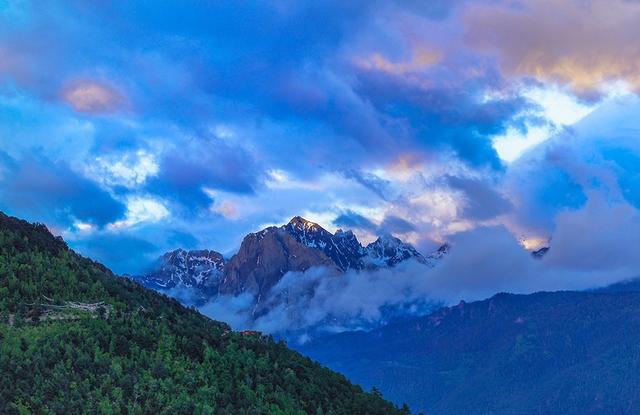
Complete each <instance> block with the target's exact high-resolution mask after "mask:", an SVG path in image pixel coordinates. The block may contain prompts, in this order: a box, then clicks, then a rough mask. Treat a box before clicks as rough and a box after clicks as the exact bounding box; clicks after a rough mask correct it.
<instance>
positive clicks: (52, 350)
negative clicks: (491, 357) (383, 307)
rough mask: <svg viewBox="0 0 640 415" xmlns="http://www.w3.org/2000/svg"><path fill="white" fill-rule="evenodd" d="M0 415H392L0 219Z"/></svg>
mask: <svg viewBox="0 0 640 415" xmlns="http://www.w3.org/2000/svg"><path fill="white" fill-rule="evenodd" d="M0 374H1V375H2V379H1V381H0V413H2V414H29V413H37V414H80V413H91V414H93V413H97V414H234V415H235V414H372V415H373V414H381V415H382V414H384V415H387V414H401V413H407V412H408V411H407V410H406V409H405V410H399V409H397V408H395V407H394V406H392V405H391V404H389V403H387V402H386V401H384V400H383V399H382V398H381V397H380V396H379V395H378V394H369V393H365V392H363V391H362V389H361V388H360V387H358V386H354V385H352V384H350V383H349V382H348V381H347V380H346V379H345V378H344V377H343V376H341V375H338V374H336V373H334V372H332V371H330V370H328V369H325V368H322V367H321V366H319V365H318V364H316V363H313V362H312V361H311V360H309V359H307V358H304V357H303V356H301V355H299V354H298V353H295V352H293V351H291V350H289V349H288V348H287V347H286V345H284V344H283V343H276V342H274V341H272V340H271V339H270V338H267V337H264V336H261V335H260V334H258V333H235V332H232V331H231V330H230V328H229V327H228V326H227V325H226V324H224V323H219V322H215V321H212V320H209V319H207V318H205V317H203V316H201V315H200V314H198V313H197V312H196V311H193V310H190V309H186V308H184V307H182V306H181V305H180V304H178V303H177V302H176V301H175V300H172V299H169V298H167V297H164V296H161V295H159V294H156V293H154V292H151V291H149V290H147V289H144V288H142V287H141V286H139V285H138V284H136V283H134V282H131V281H129V280H126V279H123V278H119V277H116V276H114V275H113V274H112V273H111V272H110V271H109V270H107V269H106V268H105V267H103V266H101V265H100V264H97V263H95V262H93V261H91V260H88V259H85V258H82V257H80V256H79V255H77V254H75V253H74V252H73V251H71V250H70V249H68V247H67V246H66V244H65V243H64V242H63V241H62V240H61V239H59V238H54V237H53V236H52V235H51V234H50V233H49V231H48V230H47V229H46V227H45V226H43V225H31V224H29V223H27V222H24V221H21V220H18V219H15V218H11V217H8V216H5V215H4V214H1V213H0Z"/></svg>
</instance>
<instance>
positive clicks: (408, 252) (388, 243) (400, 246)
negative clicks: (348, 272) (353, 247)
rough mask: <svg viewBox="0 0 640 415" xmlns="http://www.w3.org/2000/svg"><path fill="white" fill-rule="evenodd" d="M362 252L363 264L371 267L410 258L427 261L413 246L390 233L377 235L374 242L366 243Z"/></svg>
mask: <svg viewBox="0 0 640 415" xmlns="http://www.w3.org/2000/svg"><path fill="white" fill-rule="evenodd" d="M364 252H365V255H364V257H363V260H364V262H365V264H366V265H367V266H373V267H385V266H388V267H392V266H394V265H396V264H398V263H399V262H402V261H406V260H407V259H411V258H413V259H415V260H416V261H418V262H420V263H422V264H426V262H427V260H426V259H425V257H423V256H422V254H421V253H420V252H418V251H416V249H415V248H414V247H413V246H411V245H409V244H406V243H404V242H402V241H401V240H400V239H398V238H396V237H394V236H391V235H384V236H381V237H379V238H378V239H376V241H375V242H372V243H370V244H369V245H367V247H366V248H365V249H364Z"/></svg>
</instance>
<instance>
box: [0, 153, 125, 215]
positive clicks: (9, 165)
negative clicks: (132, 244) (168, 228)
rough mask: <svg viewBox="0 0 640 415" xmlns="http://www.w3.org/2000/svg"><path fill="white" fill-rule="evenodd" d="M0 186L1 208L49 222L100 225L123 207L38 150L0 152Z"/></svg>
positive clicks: (62, 164)
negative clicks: (17, 153) (21, 153)
mask: <svg viewBox="0 0 640 415" xmlns="http://www.w3.org/2000/svg"><path fill="white" fill-rule="evenodd" d="M0 188H1V190H0V203H1V204H2V209H3V210H5V211H7V212H11V213H13V214H18V215H20V216H26V217H29V218H31V219H35V220H39V221H46V222H47V223H50V224H56V225H62V226H69V225H71V224H72V223H73V222H74V220H79V221H82V222H88V223H92V224H95V225H98V226H104V225H106V224H108V223H110V222H113V221H116V220H118V219H122V218H123V217H124V214H125V211H126V209H125V206H124V205H123V204H122V203H121V202H119V201H117V200H115V199H114V198H113V197H112V196H111V195H110V194H109V193H108V192H106V191H105V190H103V189H101V188H100V187H99V186H98V185H97V184H96V183H95V182H93V181H91V180H89V179H87V178H85V177H83V176H81V175H80V174H78V173H76V172H74V171H73V170H71V168H70V167H69V166H68V165H67V164H66V163H65V162H62V161H57V162H56V161H52V160H49V159H47V158H46V157H44V156H41V155H38V154H31V155H25V156H24V157H23V158H22V159H13V158H11V157H10V156H9V155H7V154H6V153H2V152H0Z"/></svg>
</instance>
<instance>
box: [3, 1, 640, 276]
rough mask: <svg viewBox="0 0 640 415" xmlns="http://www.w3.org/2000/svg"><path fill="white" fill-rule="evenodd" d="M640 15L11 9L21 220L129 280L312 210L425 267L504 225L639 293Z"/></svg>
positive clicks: (10, 145)
mask: <svg viewBox="0 0 640 415" xmlns="http://www.w3.org/2000/svg"><path fill="white" fill-rule="evenodd" d="M638 18H640V3H638V2H635V1H630V0H613V1H605V0H569V1H566V0H520V1H515V2H514V1H507V0H478V1H473V2H471V1H465V0H457V1H439V0H434V1H429V2H419V1H410V0H407V1H399V0H398V1H395V0H394V1H350V2H343V1H340V2H338V1H325V2H304V1H288V0H279V1H271V2H268V1H267V2H265V1H257V2H253V1H246V2H226V1H199V2H192V3H190V4H187V3H186V2H183V1H168V0H163V1H153V2H151V1H140V2H131V1H102V0H94V1H80V0H77V1H64V2H63V1H48V0H41V1H37V2H36V1H28V0H0V209H1V210H3V211H5V212H7V213H9V214H13V215H17V216H21V217H24V218H26V219H29V220H32V221H38V222H43V223H45V224H47V225H48V226H49V228H50V229H52V231H53V232H54V233H56V234H60V235H63V236H64V237H65V239H67V240H68V241H69V243H70V245H71V246H72V247H74V248H75V249H77V250H79V251H80V252H82V253H83V254H86V255H89V256H91V257H94V258H95V259H97V260H100V261H103V262H105V263H106V264H107V265H108V266H110V267H112V268H113V269H114V270H115V271H116V272H120V273H124V272H129V273H134V272H139V271H140V270H141V269H143V268H144V267H145V266H146V265H147V264H148V263H149V261H151V260H153V259H154V258H155V257H157V256H158V255H159V254H160V253H162V252H163V251H166V250H168V249H172V248H176V247H185V248H212V249H217V250H219V251H221V252H223V253H231V252H233V250H234V249H236V248H237V246H238V245H239V243H240V241H241V238H242V236H243V235H244V234H246V233H247V232H250V231H253V230H256V229H259V228H261V227H263V226H266V225H271V224H278V223H283V222H286V221H287V220H288V219H289V218H290V217H292V216H295V215H303V216H305V217H307V218H309V219H312V220H315V221H317V222H319V223H321V224H322V225H323V226H326V227H327V228H329V229H331V230H334V229H336V228H337V227H345V228H353V229H354V230H355V231H356V233H357V235H358V236H359V238H360V239H361V240H362V241H365V242H366V241H370V240H372V239H373V238H374V237H375V234H379V233H393V234H395V235H397V236H399V237H402V238H403V239H405V240H407V241H410V242H411V243H413V244H415V245H416V246H417V247H418V248H419V249H421V250H423V251H428V250H430V249H433V248H434V247H435V246H437V244H439V243H441V242H444V241H449V240H462V241H465V243H467V242H469V241H476V243H478V244H482V243H487V242H486V241H490V240H492V239H491V237H490V235H494V234H495V233H496V231H495V229H500V232H502V233H501V235H502V234H503V233H504V234H506V235H510V238H512V239H513V240H514V241H515V242H516V243H519V244H520V245H523V246H525V247H526V248H529V249H533V248H535V247H537V246H541V245H547V244H551V245H552V246H555V249H554V251H555V252H557V254H554V255H553V256H551V257H550V258H551V259H550V261H552V262H553V261H555V262H554V263H556V264H557V266H558V267H561V268H562V269H567V270H571V271H572V272H573V271H576V272H577V271H580V270H583V271H584V270H587V271H589V272H591V271H594V270H600V269H604V271H606V272H609V273H610V274H611V275H616V276H618V277H623V276H629V275H632V274H635V273H636V272H637V270H638V264H637V263H636V262H635V261H636V260H635V257H634V256H633V255H632V254H631V253H629V252H626V251H625V249H626V248H618V250H617V251H616V253H611V252H610V247H608V248H607V247H605V246H603V245H604V244H605V241H606V243H607V244H611V243H614V244H616V246H618V245H619V246H626V245H625V244H632V243H634V241H635V239H634V238H635V237H636V236H635V235H634V234H633V233H634V232H636V230H638V208H640V186H639V185H638V184H637V183H638V180H636V179H638V175H639V174H640V172H639V169H640V167H638V166H640V164H638V162H639V161H640V148H639V145H638V143H639V141H638V137H639V136H638V129H639V128H640V118H639V117H638V116H637V115H638V114H640V112H639V111H640V101H639V100H638V99H637V98H636V95H635V92H636V91H637V88H638V85H639V84H640V75H639V74H640V46H639V45H638V42H637V39H638V36H639V35H640V33H639V31H640V29H639V27H638V25H637V21H638ZM487 229H489V230H491V231H490V232H489V236H487V237H486V239H484V238H485V237H483V233H482V231H483V230H487ZM585 233H588V234H589V235H592V236H593V238H591V239H590V240H589V241H581V243H580V244H573V245H577V246H574V247H573V248H572V244H571V243H570V241H571V238H574V237H575V238H579V237H580V236H581V235H584V234H585ZM474 238H475V239H474ZM583 239H584V238H583ZM500 240H502V239H500ZM549 241H551V242H549ZM590 241H591V242H592V243H587V242H590ZM497 246H498V245H497ZM636 246H637V245H636ZM578 248H579V249H578ZM496 249H497V248H496ZM605 254H606V255H605ZM585 258H602V259H601V260H600V261H601V262H598V261H595V262H594V261H593V260H590V261H587V260H585ZM606 258H609V259H606ZM603 267H604V268H603Z"/></svg>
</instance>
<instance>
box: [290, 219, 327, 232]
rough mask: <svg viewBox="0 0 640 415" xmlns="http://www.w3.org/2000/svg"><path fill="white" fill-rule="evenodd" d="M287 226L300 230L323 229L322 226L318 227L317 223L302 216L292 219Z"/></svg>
mask: <svg viewBox="0 0 640 415" xmlns="http://www.w3.org/2000/svg"><path fill="white" fill-rule="evenodd" d="M287 226H291V227H295V228H298V229H313V228H322V226H320V225H318V224H317V223H315V222H311V221H310V220H307V219H305V218H303V217H302V216H294V217H293V218H291V220H290V221H289V223H288V224H287Z"/></svg>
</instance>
